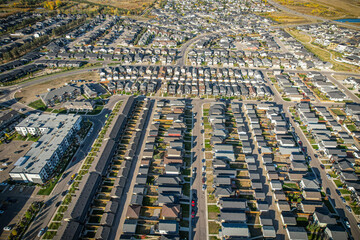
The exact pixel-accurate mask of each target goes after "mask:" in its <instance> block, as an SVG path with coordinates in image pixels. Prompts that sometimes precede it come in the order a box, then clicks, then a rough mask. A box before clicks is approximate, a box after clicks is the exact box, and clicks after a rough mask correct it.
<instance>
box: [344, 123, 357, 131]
mask: <svg viewBox="0 0 360 240" xmlns="http://www.w3.org/2000/svg"><path fill="white" fill-rule="evenodd" d="M346 127H347V128H348V129H349V130H350V131H351V132H354V131H356V127H355V125H354V124H349V125H346Z"/></svg>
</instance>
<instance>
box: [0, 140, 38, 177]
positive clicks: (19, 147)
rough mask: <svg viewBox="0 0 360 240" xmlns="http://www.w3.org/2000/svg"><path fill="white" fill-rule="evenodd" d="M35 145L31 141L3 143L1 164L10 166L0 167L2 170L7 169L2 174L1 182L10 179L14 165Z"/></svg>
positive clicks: (0, 152)
mask: <svg viewBox="0 0 360 240" xmlns="http://www.w3.org/2000/svg"><path fill="white" fill-rule="evenodd" d="M33 143H34V142H31V141H15V140H14V141H11V142H10V143H8V144H5V143H3V144H1V145H0V162H1V164H5V163H7V164H9V165H7V166H0V168H5V170H4V171H2V172H0V182H4V181H5V180H6V179H8V178H9V172H10V170H11V169H13V167H14V163H15V162H16V161H17V160H18V159H19V158H20V157H22V156H23V155H24V154H25V153H26V152H27V151H28V150H29V149H30V146H31V144H33Z"/></svg>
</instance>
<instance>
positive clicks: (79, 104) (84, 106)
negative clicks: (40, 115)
mask: <svg viewBox="0 0 360 240" xmlns="http://www.w3.org/2000/svg"><path fill="white" fill-rule="evenodd" d="M63 107H64V108H65V109H67V110H69V111H71V112H91V111H93V110H94V104H93V102H92V101H71V102H65V103H64V104H63Z"/></svg>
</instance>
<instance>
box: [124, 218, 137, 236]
mask: <svg viewBox="0 0 360 240" xmlns="http://www.w3.org/2000/svg"><path fill="white" fill-rule="evenodd" d="M136 227H137V220H136V219H126V220H125V222H124V224H123V233H124V234H135V232H136Z"/></svg>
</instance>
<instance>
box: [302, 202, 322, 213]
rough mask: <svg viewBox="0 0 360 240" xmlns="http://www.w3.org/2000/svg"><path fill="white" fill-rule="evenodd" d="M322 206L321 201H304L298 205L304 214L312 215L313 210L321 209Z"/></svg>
mask: <svg viewBox="0 0 360 240" xmlns="http://www.w3.org/2000/svg"><path fill="white" fill-rule="evenodd" d="M323 206H324V204H323V202H322V201H307V200H304V201H302V202H301V203H299V208H300V209H301V210H302V211H303V212H304V213H313V212H314V211H315V209H317V208H321V207H323Z"/></svg>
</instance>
